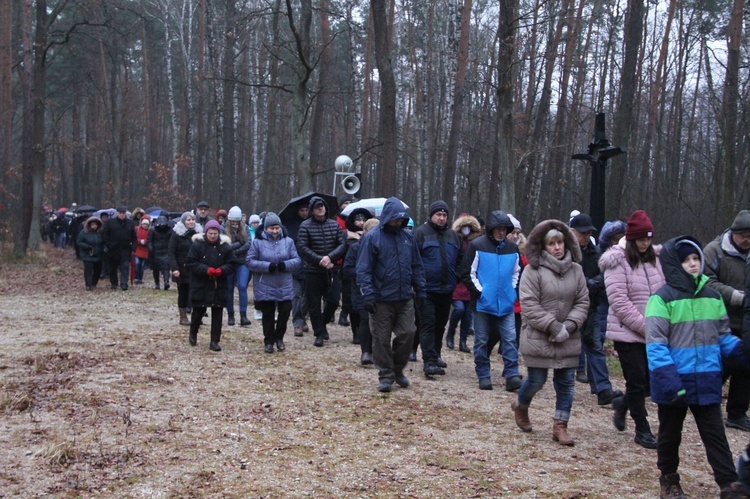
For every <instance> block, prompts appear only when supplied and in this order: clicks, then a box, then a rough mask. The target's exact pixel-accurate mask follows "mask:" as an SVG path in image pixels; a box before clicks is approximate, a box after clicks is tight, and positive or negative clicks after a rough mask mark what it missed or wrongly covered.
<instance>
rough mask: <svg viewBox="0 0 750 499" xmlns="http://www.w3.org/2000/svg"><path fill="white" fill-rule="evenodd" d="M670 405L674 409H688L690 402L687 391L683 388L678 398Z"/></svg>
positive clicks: (670, 402)
mask: <svg viewBox="0 0 750 499" xmlns="http://www.w3.org/2000/svg"><path fill="white" fill-rule="evenodd" d="M669 405H671V406H672V407H687V406H688V400H687V395H686V392H685V389H684V388H683V389H682V390H680V391H679V392H677V396H676V397H675V398H673V399H672V400H670V401H669Z"/></svg>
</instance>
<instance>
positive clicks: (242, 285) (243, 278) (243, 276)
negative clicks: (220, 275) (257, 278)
mask: <svg viewBox="0 0 750 499" xmlns="http://www.w3.org/2000/svg"><path fill="white" fill-rule="evenodd" d="M249 281H250V269H249V268H247V267H246V266H245V265H240V266H239V267H237V270H236V271H235V272H234V273H233V274H229V275H228V276H227V295H228V296H227V313H229V314H231V315H234V287H235V286H237V292H238V293H239V295H240V313H241V314H244V313H247V283H248V282H249Z"/></svg>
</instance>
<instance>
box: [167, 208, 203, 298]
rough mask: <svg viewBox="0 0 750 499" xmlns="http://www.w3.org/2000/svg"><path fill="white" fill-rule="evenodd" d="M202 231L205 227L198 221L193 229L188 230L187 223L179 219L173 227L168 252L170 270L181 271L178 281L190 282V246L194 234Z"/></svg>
mask: <svg viewBox="0 0 750 499" xmlns="http://www.w3.org/2000/svg"><path fill="white" fill-rule="evenodd" d="M202 233H203V227H201V225H200V224H198V223H196V224H195V228H194V229H192V230H188V228H187V227H185V224H183V223H182V222H181V221H179V220H178V221H177V223H176V224H175V225H174V227H172V235H171V236H170V238H169V248H168V249H167V254H168V256H169V271H170V272H174V271H175V270H179V271H180V277H179V279H178V282H185V283H190V269H189V268H188V266H187V256H188V252H190V247H191V246H192V245H193V236H194V235H195V234H202Z"/></svg>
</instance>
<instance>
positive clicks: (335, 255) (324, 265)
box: [297, 196, 346, 347]
mask: <svg viewBox="0 0 750 499" xmlns="http://www.w3.org/2000/svg"><path fill="white" fill-rule="evenodd" d="M308 206H309V210H308V211H309V215H308V218H307V219H306V220H305V221H304V222H302V223H301V224H300V226H299V233H298V234H297V251H298V252H299V255H300V257H302V261H304V262H305V267H304V270H305V287H306V289H305V296H306V298H307V310H308V312H309V313H310V322H311V323H312V327H313V332H314V333H315V341H314V343H313V345H315V346H316V347H322V346H323V345H324V342H325V340H327V339H328V337H329V336H328V330H327V328H326V327H327V324H328V323H329V322H331V321H332V320H333V317H334V315H335V313H336V308H337V307H338V301H339V297H338V293H337V291H340V288H338V289H337V287H336V286H335V285H334V284H335V280H336V279H337V277H336V274H338V273H339V271H340V269H341V265H340V264H339V263H338V262H339V261H340V260H342V259H343V258H344V256H345V255H346V234H345V233H344V231H343V230H341V228H340V227H339V225H338V224H337V223H336V221H335V220H333V219H331V218H329V216H328V215H329V214H328V204H327V203H326V202H325V201H324V200H323V198H321V197H319V196H313V197H312V198H311V199H310V203H309V205H308ZM321 300H323V301H325V308H323V309H322V310H321Z"/></svg>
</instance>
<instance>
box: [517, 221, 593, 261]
mask: <svg viewBox="0 0 750 499" xmlns="http://www.w3.org/2000/svg"><path fill="white" fill-rule="evenodd" d="M552 229H557V230H559V231H560V232H562V234H563V237H564V238H565V251H566V252H569V253H570V256H571V257H572V259H573V261H574V262H577V263H578V262H580V261H581V246H580V245H579V244H578V239H576V236H574V235H573V232H572V231H571V230H570V228H569V227H568V225H567V224H565V223H564V222H561V221H560V220H554V219H552V220H544V221H543V222H539V223H538V224H537V226H536V227H534V228H533V229H532V230H531V234H529V237H528V239H527V241H526V260H527V261H528V262H529V265H531V268H534V269H536V268H539V265H540V264H541V261H542V250H543V249H544V236H545V235H547V232H549V231H550V230H552Z"/></svg>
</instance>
